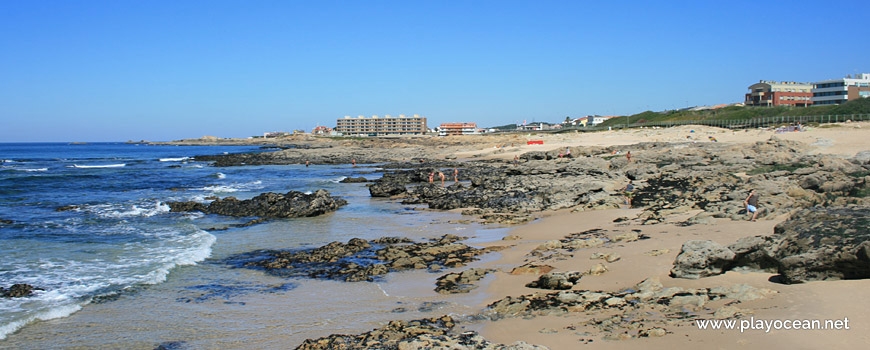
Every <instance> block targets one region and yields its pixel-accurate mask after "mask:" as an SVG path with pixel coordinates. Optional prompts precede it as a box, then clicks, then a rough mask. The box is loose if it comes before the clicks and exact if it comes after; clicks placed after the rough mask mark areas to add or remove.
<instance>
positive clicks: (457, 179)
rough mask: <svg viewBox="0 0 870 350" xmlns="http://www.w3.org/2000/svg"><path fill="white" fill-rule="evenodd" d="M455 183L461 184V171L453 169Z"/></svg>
mask: <svg viewBox="0 0 870 350" xmlns="http://www.w3.org/2000/svg"><path fill="white" fill-rule="evenodd" d="M453 182H459V169H456V168H453Z"/></svg>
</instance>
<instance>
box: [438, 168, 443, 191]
mask: <svg viewBox="0 0 870 350" xmlns="http://www.w3.org/2000/svg"><path fill="white" fill-rule="evenodd" d="M438 177H440V178H441V187H444V173H442V172H440V171H439V172H438Z"/></svg>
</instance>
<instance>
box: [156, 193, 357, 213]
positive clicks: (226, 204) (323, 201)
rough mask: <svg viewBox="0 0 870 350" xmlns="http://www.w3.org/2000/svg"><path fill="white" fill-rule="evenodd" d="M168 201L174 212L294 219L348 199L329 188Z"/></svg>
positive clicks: (333, 209)
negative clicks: (252, 196) (190, 200)
mask: <svg viewBox="0 0 870 350" xmlns="http://www.w3.org/2000/svg"><path fill="white" fill-rule="evenodd" d="M166 204H167V205H169V208H170V211H173V212H188V211H201V212H204V213H207V214H219V215H227V216H236V217H250V216H259V217H266V218H295V217H309V216H318V215H322V214H325V213H328V212H332V211H335V210H338V208H340V207H341V206H343V205H346V204H347V201H345V200H344V199H340V198H335V197H333V196H332V195H330V194H329V192H328V191H326V190H317V192H314V193H311V194H307V193H302V192H298V191H290V192H287V193H286V194H279V193H272V192H267V193H263V194H260V195H258V196H256V197H254V198H251V199H246V200H239V199H236V198H235V197H227V198H224V199H218V200H215V201H213V202H211V203H210V204H208V205H206V204H203V203H199V202H168V203H166Z"/></svg>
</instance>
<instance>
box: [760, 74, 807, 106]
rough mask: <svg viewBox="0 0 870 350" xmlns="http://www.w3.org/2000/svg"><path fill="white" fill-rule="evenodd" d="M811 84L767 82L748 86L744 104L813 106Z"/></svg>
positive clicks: (762, 81) (763, 81)
mask: <svg viewBox="0 0 870 350" xmlns="http://www.w3.org/2000/svg"><path fill="white" fill-rule="evenodd" d="M812 89H813V84H810V83H796V82H793V81H782V82H776V81H767V80H761V81H759V82H758V83H755V84H752V85H749V92H748V93H747V94H746V96H745V101H744V103H745V104H746V105H747V106H780V105H788V106H801V107H806V106H809V105H811V104H813V101H812V97H813V93H812Z"/></svg>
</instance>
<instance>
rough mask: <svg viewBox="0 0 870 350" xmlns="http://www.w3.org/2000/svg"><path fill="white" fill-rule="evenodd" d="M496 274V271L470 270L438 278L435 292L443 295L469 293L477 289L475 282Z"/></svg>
mask: <svg viewBox="0 0 870 350" xmlns="http://www.w3.org/2000/svg"><path fill="white" fill-rule="evenodd" d="M493 272H495V270H494V269H481V268H476V269H469V270H465V271H462V272H453V273H448V274H446V275H444V276H441V277H438V280H437V281H436V282H435V285H436V286H437V287H435V291H436V292H438V293H441V294H454V293H468V292H469V291H471V290H472V289H475V288H477V286H475V285H474V283H475V282H477V281H479V280H481V279H483V277H485V276H486V275H487V274H490V273H493Z"/></svg>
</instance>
